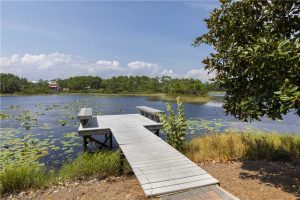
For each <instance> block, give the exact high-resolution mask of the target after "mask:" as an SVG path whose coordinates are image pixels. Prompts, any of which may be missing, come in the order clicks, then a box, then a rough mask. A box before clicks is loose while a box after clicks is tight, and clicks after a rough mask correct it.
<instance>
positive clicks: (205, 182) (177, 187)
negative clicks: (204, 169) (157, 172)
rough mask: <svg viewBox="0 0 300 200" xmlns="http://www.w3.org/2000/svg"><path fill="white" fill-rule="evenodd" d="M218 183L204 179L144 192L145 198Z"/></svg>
mask: <svg viewBox="0 0 300 200" xmlns="http://www.w3.org/2000/svg"><path fill="white" fill-rule="evenodd" d="M218 183H219V182H218V181H217V180H216V179H214V180H212V179H205V180H201V181H196V182H189V183H184V184H178V185H170V186H166V187H161V188H154V189H145V190H144V192H145V194H146V195H147V196H153V195H161V194H167V193H170V191H172V192H177V191H182V190H186V189H192V188H196V187H203V186H207V185H213V184H218ZM142 187H143V186H142Z"/></svg>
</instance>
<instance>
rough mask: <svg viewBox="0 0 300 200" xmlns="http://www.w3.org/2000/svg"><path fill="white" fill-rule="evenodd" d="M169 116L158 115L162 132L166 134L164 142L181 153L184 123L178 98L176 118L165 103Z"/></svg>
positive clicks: (181, 106) (169, 105) (171, 109)
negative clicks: (161, 124)
mask: <svg viewBox="0 0 300 200" xmlns="http://www.w3.org/2000/svg"><path fill="white" fill-rule="evenodd" d="M166 106H167V111H168V112H169V116H167V115H160V120H161V122H162V123H163V130H164V131H165V134H166V141H167V143H169V144H170V145H171V146H173V147H174V148H175V149H177V150H179V151H183V149H184V145H185V132H186V123H185V119H184V111H183V104H182V100H181V98H180V97H177V116H176V115H175V112H174V110H173V108H172V106H171V104H170V103H167V105H166Z"/></svg>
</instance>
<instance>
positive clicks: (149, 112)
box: [136, 106, 165, 122]
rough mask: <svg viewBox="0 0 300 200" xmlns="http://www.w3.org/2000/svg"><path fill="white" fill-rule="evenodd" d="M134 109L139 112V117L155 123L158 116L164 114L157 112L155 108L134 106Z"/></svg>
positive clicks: (157, 120) (160, 111)
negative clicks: (141, 116)
mask: <svg viewBox="0 0 300 200" xmlns="http://www.w3.org/2000/svg"><path fill="white" fill-rule="evenodd" d="M136 109H137V110H138V111H140V113H141V115H143V116H145V117H147V118H149V119H152V120H154V121H156V122H159V114H164V113H165V112H164V111H162V110H158V109H155V108H150V107H148V106H136Z"/></svg>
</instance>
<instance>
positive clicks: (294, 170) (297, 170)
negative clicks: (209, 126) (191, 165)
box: [201, 161, 300, 200]
mask: <svg viewBox="0 0 300 200" xmlns="http://www.w3.org/2000/svg"><path fill="white" fill-rule="evenodd" d="M201 167H203V168H204V169H205V170H207V171H208V172H209V173H210V174H212V175H213V176H214V177H215V178H217V179H218V180H219V181H220V183H221V187H222V188H224V189H225V190H227V191H229V192H231V193H232V194H233V195H236V196H237V197H239V198H240V199H243V200H250V199H251V200H252V199H253V200H260V199H261V200H263V199H273V200H275V199H278V200H279V199H280V200H284V199H298V200H300V166H293V165H291V164H286V163H280V162H267V161H245V162H236V163H230V164H228V163H226V164H222V163H218V164H208V165H204V166H201Z"/></svg>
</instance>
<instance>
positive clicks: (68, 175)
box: [58, 151, 120, 180]
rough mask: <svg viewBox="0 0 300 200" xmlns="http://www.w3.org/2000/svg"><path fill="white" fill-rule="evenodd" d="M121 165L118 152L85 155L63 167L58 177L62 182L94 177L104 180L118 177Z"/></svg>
mask: <svg viewBox="0 0 300 200" xmlns="http://www.w3.org/2000/svg"><path fill="white" fill-rule="evenodd" d="M119 164H120V161H119V155H118V153H117V152H110V151H108V152H99V153H95V154H88V153H83V154H81V155H80V156H79V157H78V158H77V159H76V160H74V161H73V162H71V163H69V164H65V165H63V166H62V168H61V169H60V170H59V173H58V177H59V178H60V179H62V180H74V179H78V178H80V179H84V178H88V177H92V176H96V177H98V178H103V177H106V176H110V175H117V174H118V170H119Z"/></svg>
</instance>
